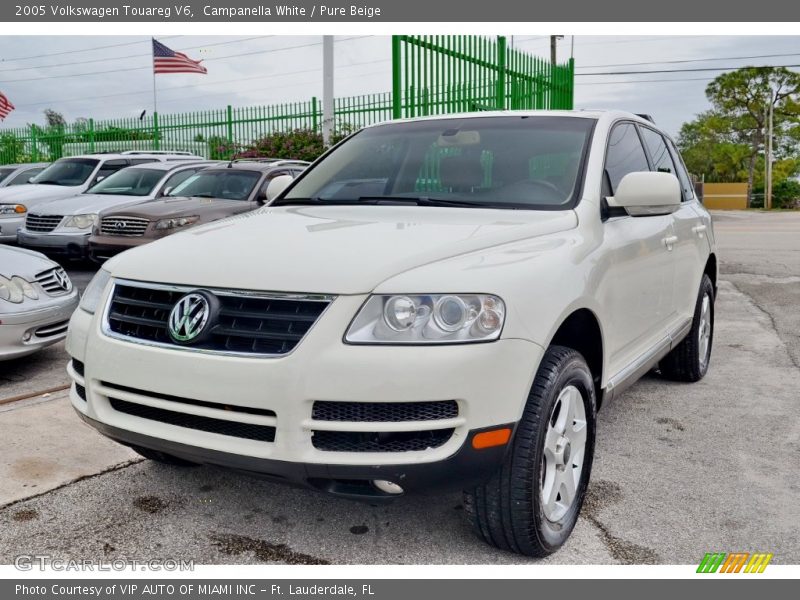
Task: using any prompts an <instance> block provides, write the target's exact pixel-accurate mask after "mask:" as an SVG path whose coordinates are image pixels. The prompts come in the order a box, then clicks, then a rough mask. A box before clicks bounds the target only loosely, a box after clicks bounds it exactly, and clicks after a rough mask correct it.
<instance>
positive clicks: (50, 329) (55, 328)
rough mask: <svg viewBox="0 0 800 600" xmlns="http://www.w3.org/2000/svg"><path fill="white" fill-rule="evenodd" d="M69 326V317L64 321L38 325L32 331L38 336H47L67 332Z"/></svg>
mask: <svg viewBox="0 0 800 600" xmlns="http://www.w3.org/2000/svg"><path fill="white" fill-rule="evenodd" d="M68 326H69V319H67V320H66V321H59V322H58V323H53V324H51V325H45V326H43V327H39V328H38V329H36V330H35V331H34V332H33V335H35V336H36V337H38V338H49V337H53V336H56V335H63V334H65V333H67V327H68Z"/></svg>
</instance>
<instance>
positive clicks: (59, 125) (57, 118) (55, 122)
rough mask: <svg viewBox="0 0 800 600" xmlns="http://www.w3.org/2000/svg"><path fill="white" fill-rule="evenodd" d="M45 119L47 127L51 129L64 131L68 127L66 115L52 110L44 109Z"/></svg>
mask: <svg viewBox="0 0 800 600" xmlns="http://www.w3.org/2000/svg"><path fill="white" fill-rule="evenodd" d="M44 118H45V121H47V127H49V128H51V129H64V127H66V126H67V120H66V119H65V118H64V115H62V114H61V113H60V112H57V111H55V110H53V109H52V108H45V109H44Z"/></svg>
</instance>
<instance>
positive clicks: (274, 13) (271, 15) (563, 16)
mask: <svg viewBox="0 0 800 600" xmlns="http://www.w3.org/2000/svg"><path fill="white" fill-rule="evenodd" d="M0 21H2V22H15V21H16V22H63V21H71V22H136V21H138V22H164V21H171V22H210V21H213V22H224V21H231V22H241V21H251V22H252V21H260V22H269V21H277V22H346V21H352V22H355V21H360V22H402V21H406V22H494V23H497V22H570V21H571V22H670V21H672V22H697V21H706V22H754V21H755V22H759V21H760V22H787V21H800V2H787V1H786V0H760V2H758V6H757V10H756V9H754V5H753V3H752V2H745V1H744V0H728V1H726V2H721V1H719V0H699V1H698V0H671V1H670V2H658V3H654V2H642V0H606V1H604V2H597V1H596V0H572V1H571V2H557V1H553V0H548V1H541V0H528V1H520V0H492V1H491V2H489V3H487V2H485V1H479V0H447V1H445V0H438V1H434V2H431V0H402V1H398V0H360V1H355V2H352V1H351V2H346V1H341V0H330V1H326V2H324V3H321V2H313V1H307V0H303V1H299V2H298V1H295V2H291V1H290V2H287V3H285V4H284V3H274V4H272V3H268V2H258V1H257V0H222V1H221V0H215V1H210V0H177V1H175V0H172V1H167V2H165V1H164V0H160V1H156V0H149V1H145V2H136V1H133V0H54V1H49V2H48V1H43V2H42V1H39V2H37V1H36V0H33V1H27V0H21V1H20V0H18V1H17V2H13V0H12V2H11V3H5V2H4V3H2V5H0ZM714 33H716V34H721V33H724V31H715V32H714Z"/></svg>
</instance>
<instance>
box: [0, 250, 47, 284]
mask: <svg viewBox="0 0 800 600" xmlns="http://www.w3.org/2000/svg"><path fill="white" fill-rule="evenodd" d="M56 266H58V265H56V263H54V262H53V261H52V260H50V259H48V258H47V257H46V256H45V255H44V254H40V253H39V252H34V251H33V250H26V249H25V248H16V247H13V246H5V245H3V244H0V275H2V276H3V277H12V276H14V275H17V276H18V277H22V278H23V279H25V280H27V281H34V279H35V277H36V274H37V273H41V272H42V271H46V270H47V269H52V268H53V267H56Z"/></svg>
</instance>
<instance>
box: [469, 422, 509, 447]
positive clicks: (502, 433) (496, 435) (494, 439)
mask: <svg viewBox="0 0 800 600" xmlns="http://www.w3.org/2000/svg"><path fill="white" fill-rule="evenodd" d="M510 439H511V428H510V427H504V428H503V429H493V430H492V431H482V432H480V433H476V434H475V435H474V436H473V438H472V447H473V448H475V450H483V449H484V448H493V447H494V446H503V445H505V444H507V443H508V440H510Z"/></svg>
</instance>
